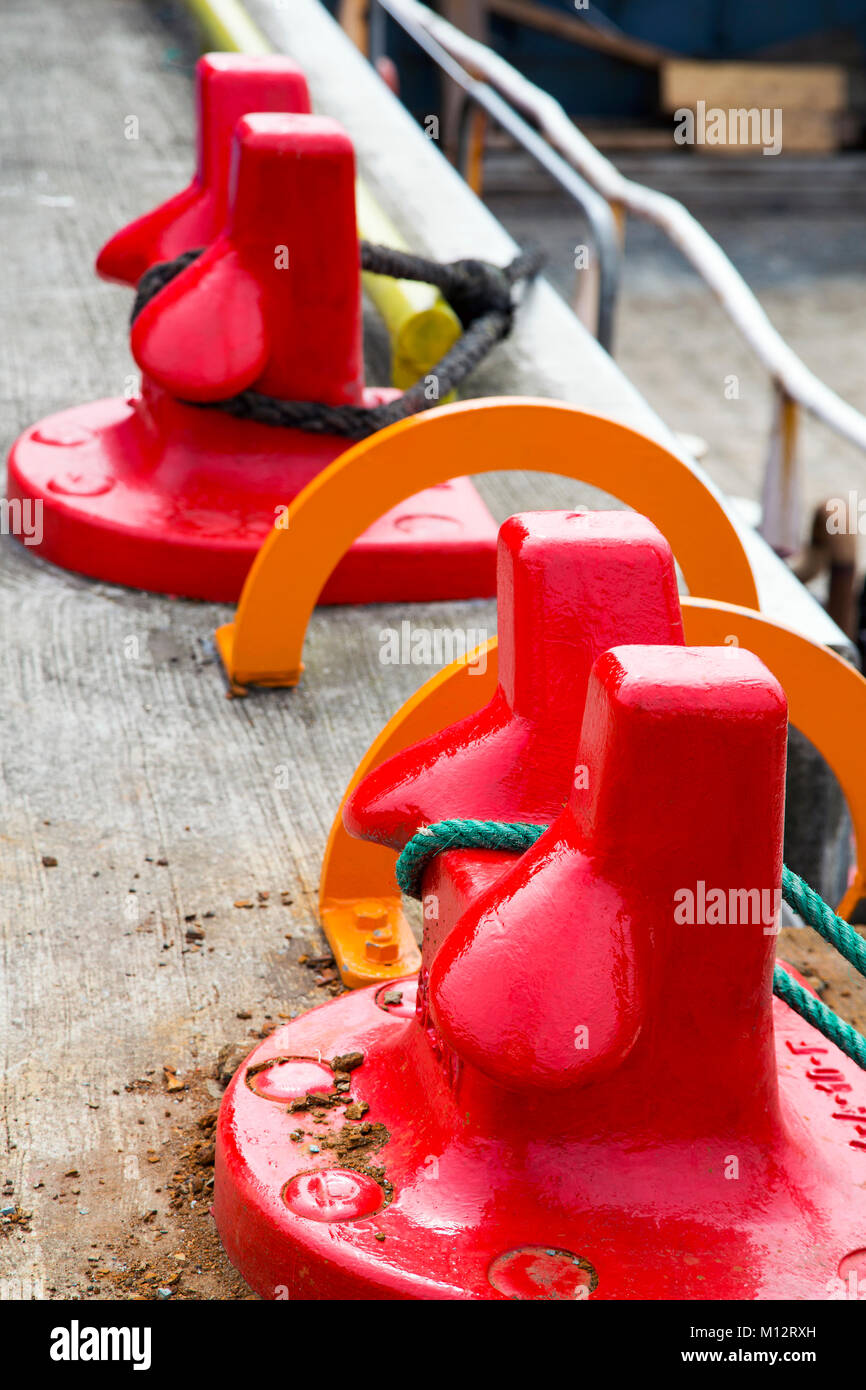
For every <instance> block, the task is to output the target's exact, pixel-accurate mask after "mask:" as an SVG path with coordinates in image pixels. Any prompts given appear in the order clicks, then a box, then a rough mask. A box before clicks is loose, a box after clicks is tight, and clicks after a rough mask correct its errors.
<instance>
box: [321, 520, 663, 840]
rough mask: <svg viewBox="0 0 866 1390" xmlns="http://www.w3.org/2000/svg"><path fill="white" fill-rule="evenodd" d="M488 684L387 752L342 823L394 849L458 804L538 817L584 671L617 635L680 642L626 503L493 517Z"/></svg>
mask: <svg viewBox="0 0 866 1390" xmlns="http://www.w3.org/2000/svg"><path fill="white" fill-rule="evenodd" d="M497 595H498V610H499V611H498V630H499V673H500V680H499V687H498V689H497V692H496V695H495V696H494V698H493V700H492V701H491V702H490V704H488V705H486V706H485V707H484V709H482V710H480V711H479V713H478V714H474V715H472V716H470V718H468V719H464V720H461V722H460V723H459V724H454V725H452V726H451V727H449V728H447V729H443V730H442V731H441V732H440V733H438V734H436V735H434V736H433V737H432V738H429V739H427V740H425V741H424V742H423V743H419V744H416V745H415V746H414V747H412V748H408V749H406V750H405V751H404V752H402V753H399V754H397V756H396V757H394V758H390V759H389V760H388V761H387V762H385V763H383V764H382V765H381V767H379V768H377V769H376V770H375V771H374V772H372V773H370V774H369V776H367V777H365V779H364V781H363V782H362V783H361V784H360V786H358V787H357V788H356V790H355V791H354V792H353V793H352V795H351V796H350V797H349V799H348V801H347V804H346V807H345V809H344V813H343V818H344V822H345V824H346V827H347V828H348V829H349V830H350V831H351V832H352V833H353V834H356V835H359V836H361V837H362V838H364V839H370V840H378V841H379V842H380V843H382V844H387V845H391V846H393V847H394V848H402V846H403V845H405V844H406V842H407V840H409V839H411V837H412V835H414V834H415V832H416V831H417V830H418V829H419V827H420V826H422V825H430V824H431V823H432V822H433V821H437V820H446V819H448V818H449V817H451V816H468V817H473V818H475V819H479V820H512V821H550V820H552V819H553V817H554V816H556V815H558V813H559V812H560V811H561V810H562V807H563V805H564V804H565V801H566V800H567V798H568V794H569V791H570V788H571V783H572V780H573V777H574V775H575V774H574V761H575V755H576V749H577V740H578V734H579V731H580V725H581V720H582V718H583V702H584V697H585V694H586V688H587V681H588V679H589V672H590V669H591V667H592V663H593V661H594V660H595V658H596V657H597V656H598V655H599V654H600V653H601V652H603V651H606V650H607V648H608V647H611V646H613V645H614V644H615V643H617V642H648V643H655V642H669V643H670V642H675V643H678V642H682V641H683V627H682V618H681V616H680V606H679V599H678V596H677V584H676V573H675V570H674V561H673V556H672V555H671V550H670V546H669V545H668V543H667V541H666V540H665V539H664V537H663V536H662V535H661V533H660V532H659V531H658V530H657V529H656V527H655V526H653V524H652V522H650V521H648V520H647V519H646V517H643V516H638V515H636V514H635V513H633V512H621V511H620V512H523V513H520V514H518V515H517V516H513V517H510V518H509V520H508V521H506V522H505V523H504V525H503V526H502V527H501V528H500V531H499V547H498V560H497Z"/></svg>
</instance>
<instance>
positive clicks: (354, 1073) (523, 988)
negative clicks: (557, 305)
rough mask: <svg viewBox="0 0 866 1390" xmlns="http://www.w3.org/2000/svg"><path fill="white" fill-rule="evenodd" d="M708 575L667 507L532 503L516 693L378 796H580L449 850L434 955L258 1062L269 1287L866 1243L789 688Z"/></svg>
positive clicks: (560, 1271) (270, 1045) (241, 1090)
mask: <svg viewBox="0 0 866 1390" xmlns="http://www.w3.org/2000/svg"><path fill="white" fill-rule="evenodd" d="M593 577H595V583H593ZM675 592H676V591H675V583H674V571H673V562H672V559H671V557H670V553H669V552H668V551H667V550H666V547H665V544H664V542H663V541H662V540H661V538H660V537H659V536H658V533H657V532H655V531H654V529H653V528H652V527H651V526H649V524H648V523H647V522H645V521H643V520H642V519H641V518H637V517H634V516H629V515H625V514H622V513H616V514H609V515H603V514H602V515H594V516H593V515H590V516H581V515H577V514H571V515H565V514H553V515H549V516H545V515H543V514H536V515H531V514H530V515H527V516H523V517H516V518H512V519H511V520H510V521H509V522H507V523H506V524H505V526H504V527H503V529H502V534H501V540H500V571H499V606H500V631H501V639H500V640H501V642H502V650H501V658H500V660H501V672H502V687H501V689H500V691H499V693H498V694H497V696H496V698H495V699H494V701H493V702H492V704H491V705H490V706H488V708H487V710H485V711H483V712H482V713H481V714H480V715H478V716H474V717H473V718H472V719H470V720H464V721H463V722H462V723H460V724H457V725H455V726H454V727H453V728H451V729H448V730H445V731H443V733H442V734H440V735H438V736H437V737H436V738H435V739H433V740H429V741H428V742H427V743H426V744H423V745H419V747H418V748H415V749H409V750H407V751H406V752H405V753H402V754H399V755H397V756H396V757H395V758H393V759H392V760H391V761H390V762H389V763H386V764H384V765H383V767H382V768H380V769H378V770H377V771H376V772H375V773H373V774H372V775H371V776H370V777H369V778H368V779H367V780H366V781H365V782H364V783H362V784H361V785H360V787H359V788H358V789H357V791H356V792H355V794H354V796H353V798H352V799H351V802H350V804H349V807H348V810H347V819H348V821H349V823H350V825H351V826H352V828H353V829H355V830H356V831H357V832H359V833H366V834H369V835H370V836H371V837H373V838H375V839H377V840H382V841H386V842H388V843H391V844H402V843H404V841H405V840H406V838H407V836H408V835H409V834H411V833H412V831H413V830H414V829H415V828H416V827H417V826H418V825H419V824H420V823H423V822H425V821H426V820H427V818H428V816H429V817H430V818H431V819H442V818H444V817H445V816H484V817H487V816H490V817H495V818H497V819H520V820H527V821H530V820H531V821H542V820H552V824H551V827H550V829H549V830H548V831H547V833H546V834H545V835H544V836H543V837H542V838H541V839H540V840H539V841H538V842H537V843H536V845H535V846H534V847H533V848H532V849H531V850H529V851H528V852H527V853H526V854H525V855H523V856H521V857H518V856H514V855H509V854H503V853H498V852H493V851H478V850H460V851H452V852H449V853H447V854H442V855H440V856H439V857H438V858H437V859H434V860H433V861H432V862H431V864H430V865H429V867H428V869H427V872H426V874H425V877H424V884H423V891H424V945H423V952H422V969H421V973H420V976H419V977H418V978H417V980H416V979H407V980H404V981H400V982H397V983H394V982H388V983H387V984H384V985H381V986H377V987H372V988H370V989H365V990H359V991H357V992H355V993H352V994H347V995H344V996H342V997H341V998H339V999H336V1000H334V1001H332V1002H331V1003H328V1004H325V1005H322V1006H321V1007H319V1008H318V1009H314V1010H313V1011H312V1012H310V1013H309V1014H306V1015H305V1016H303V1017H302V1018H299V1019H297V1020H295V1021H294V1022H292V1023H290V1024H288V1025H286V1026H285V1027H283V1028H280V1029H279V1030H277V1031H276V1032H274V1033H273V1034H272V1035H271V1036H270V1037H269V1038H268V1039H267V1040H266V1041H264V1042H263V1043H261V1044H260V1046H259V1047H257V1048H256V1049H255V1051H254V1052H253V1053H252V1054H251V1056H250V1057H249V1058H248V1059H247V1061H246V1063H244V1065H243V1066H242V1067H241V1068H240V1069H239V1070H238V1072H237V1073H236V1075H235V1077H234V1078H233V1080H232V1082H231V1084H230V1086H229V1088H228V1090H227V1092H226V1095H225V1098H224V1100H223V1104H222V1108H221V1111H220V1120H219V1125H218V1137H217V1151H216V1182H215V1200H214V1214H215V1216H216V1220H217V1225H218V1228H219V1231H220V1235H221V1237H222V1240H223V1243H224V1245H225V1247H226V1249H227V1251H228V1253H229V1256H230V1257H231V1259H232V1260H233V1262H234V1263H235V1264H236V1265H237V1267H238V1268H239V1269H240V1270H241V1272H242V1273H243V1275H244V1277H245V1278H246V1279H247V1281H248V1282H249V1283H250V1284H251V1286H252V1287H253V1288H254V1289H255V1290H256V1291H257V1292H258V1293H259V1294H261V1295H263V1296H264V1297H270V1298H283V1297H287V1296H288V1297H292V1298H341V1297H342V1298H488V1299H489V1298H492V1299H496V1298H540V1299H583V1298H594V1299H599V1298H602V1299H656V1298H658V1299H662V1298H674V1299H708V1298H722V1299H759V1298H764V1299H776V1298H778V1299H806V1298H844V1297H845V1296H846V1294H847V1293H848V1292H849V1287H850V1280H851V1279H852V1277H853V1278H854V1279H855V1280H856V1279H857V1278H860V1279H862V1278H864V1277H866V1081H864V1078H863V1073H862V1072H861V1071H860V1070H859V1069H858V1068H857V1067H856V1065H855V1064H854V1063H853V1062H851V1061H849V1060H848V1059H847V1058H846V1057H845V1056H844V1054H842V1053H841V1052H840V1051H839V1050H838V1049H837V1048H836V1047H835V1046H834V1045H833V1044H831V1043H829V1042H828V1041H827V1040H826V1039H824V1038H823V1037H822V1036H821V1035H820V1034H818V1033H817V1032H816V1031H815V1030H813V1029H812V1028H811V1027H810V1026H809V1025H808V1024H806V1023H804V1022H803V1020H801V1019H800V1018H799V1017H798V1016H797V1015H796V1014H794V1013H793V1012H792V1011H791V1010H790V1009H788V1008H787V1006H786V1005H784V1004H783V1003H781V1002H780V1001H779V1000H778V999H774V998H773V995H772V974H773V965H774V957H775V946H776V924H775V919H776V912H777V904H778V898H777V890H778V887H779V883H780V874H781V856H782V829H783V808H784V775H785V750H786V731H787V709H786V702H785V697H784V694H783V692H782V690H781V687H780V686H779V685H778V683H777V682H776V680H775V678H774V677H773V676H771V675H770V674H769V672H768V671H767V670H766V668H765V667H764V666H763V665H762V663H761V662H760V661H759V660H758V659H757V657H755V656H754V655H752V654H751V653H749V652H747V651H744V650H742V649H738V648H736V647H719V648H686V647H683V646H682V645H681V635H680V630H679V620H678V614H677V611H676V597H675ZM642 627H643V632H644V637H645V640H644V641H643V642H635V641H634V638H635V636H636V635H637V634H638V633H639V632H640V631H641V628H642ZM617 628H619V630H620V633H621V634H622V636H623V637H625V638H626V639H627V641H628V644H627V645H621V644H620V645H614V643H615V636H614V634H615V631H616V629H617ZM600 644H604V646H606V647H609V648H610V650H603V649H602V650H600ZM593 658H595V660H594V661H593ZM590 668H591V669H590ZM569 692H570V699H569ZM569 709H571V710H573V711H575V712H577V713H578V714H579V715H580V717H581V718H580V729H579V732H576V729H577V725H576V723H575V721H574V719H573V718H572V719H571V720H570V723H569V720H568V711H569ZM557 711H558V715H557ZM558 722H561V723H569V727H568V729H567V730H565V731H564V732H563V733H562V734H561V736H558V733H557V724H558ZM449 748H450V749H451V752H452V757H451V758H450V759H449V757H448V749H449ZM482 783H486V787H484V788H482V787H481V784H482ZM711 893H714V894H715V895H718V896H714V897H710V895H711ZM707 901H711V902H714V903H716V904H718V902H719V901H722V902H723V903H724V904H725V913H724V914H723V916H722V919H721V921H719V914H718V909H717V907H716V909H715V910H714V912H712V913H707V912H706V911H705V907H706V903H707Z"/></svg>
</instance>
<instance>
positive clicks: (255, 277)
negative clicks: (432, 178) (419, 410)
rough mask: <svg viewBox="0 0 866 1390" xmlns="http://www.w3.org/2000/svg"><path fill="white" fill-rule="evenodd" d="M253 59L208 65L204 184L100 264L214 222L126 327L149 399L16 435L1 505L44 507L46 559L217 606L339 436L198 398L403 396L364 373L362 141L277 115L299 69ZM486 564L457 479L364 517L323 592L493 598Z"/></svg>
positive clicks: (479, 516) (195, 236)
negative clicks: (357, 147)
mask: <svg viewBox="0 0 866 1390" xmlns="http://www.w3.org/2000/svg"><path fill="white" fill-rule="evenodd" d="M244 62H245V64H246V66H245V67H244V68H243V70H242V71H243V78H244V80H243V82H235V81H234V78H236V77H237V73H236V72H233V70H232V67H231V64H230V63H228V64H226V62H225V60H224V59H219V60H218V59H216V58H213V57H212V58H211V59H208V60H207V66H206V68H205V69H204V70H203V71H202V74H201V90H200V96H201V112H202V118H203V121H204V124H203V127H202V132H201V151H200V167H199V173H198V175H197V178H196V180H194V182H193V184H192V185H191V186H190V188H189V189H187V190H186V191H185V192H184V193H182V194H179V195H178V198H177V199H173V200H171V201H170V202H169V203H168V204H164V205H163V206H162V207H161V208H159V209H157V210H156V212H154V213H153V214H151V215H150V216H149V217H148V218H145V219H141V220H140V221H139V222H138V223H134V224H133V225H132V227H130V228H127V229H126V230H125V232H124V233H121V234H119V236H118V238H114V239H113V240H112V241H111V242H110V243H109V244H108V246H107V247H106V248H105V249H104V251H103V252H102V254H101V256H100V260H99V269H100V271H101V273H103V274H106V275H112V276H115V277H117V278H132V277H134V275H135V273H136V272H137V271H138V270H139V268H143V267H144V265H145V262H146V261H148V260H149V258H150V257H152V256H154V255H162V254H166V253H168V252H169V251H172V252H174V251H175V250H176V249H177V250H180V249H186V246H189V245H192V244H195V243H196V242H197V241H199V240H200V239H201V237H202V234H203V233H204V232H205V231H208V233H209V234H208V236H207V237H206V238H205V240H206V249H205V250H204V252H203V254H202V255H201V256H200V257H199V258H198V259H197V260H196V261H195V262H194V263H193V264H192V265H190V266H189V267H187V269H186V270H185V271H183V272H182V273H181V274H180V275H178V276H177V277H176V278H175V279H174V280H172V281H171V282H170V283H169V284H168V285H166V286H165V287H164V288H163V289H162V290H161V291H160V292H159V293H158V294H157V295H155V296H154V298H153V299H152V300H150V302H149V303H148V304H147V305H146V306H145V307H144V309H143V310H142V312H141V313H140V314H139V316H138V318H137V319H136V321H135V324H134V326H133V329H132V350H133V354H134V356H135V358H136V361H137V362H138V365H139V366H140V367H141V369H142V381H141V388H140V394H136V393H134V392H132V391H130V393H129V397H130V398H129V399H126V400H121V399H116V400H104V401H95V402H92V403H90V404H87V405H83V406H77V407H75V408H74V409H71V410H66V411H63V412H61V413H59V414H57V415H53V416H50V417H49V418H47V419H45V420H42V421H40V422H39V423H38V424H37V425H35V426H33V427H32V428H31V429H29V430H27V431H26V432H25V433H24V434H23V435H22V436H21V438H20V439H19V440H18V441H17V442H16V444H15V445H14V446H13V449H12V451H11V454H10V457H9V470H8V495H9V497H10V499H15V498H18V499H19V500H21V501H22V502H23V501H30V502H39V503H41V505H42V519H43V536H42V541H41V544H40V545H39V546H34V549H38V550H39V552H40V553H41V554H42V555H43V557H44V558H46V559H49V560H51V561H53V562H54V563H55V564H59V565H61V566H63V567H64V568H67V569H71V570H75V571H77V572H79V573H81V574H87V575H91V576H93V577H94V578H98V579H103V580H109V581H111V582H114V583H119V584H126V585H130V586H132V587H135V588H142V589H151V590H155V591H157V592H161V593H171V594H182V595H185V596H187V597H190V598H202V599H214V600H224V601H234V600H236V599H237V598H238V597H239V595H240V591H241V588H242V586H243V583H244V580H245V578H246V575H247V573H248V571H249V568H250V566H251V564H252V562H253V560H254V558H255V556H256V554H257V553H258V550H259V549H260V547H261V545H262V544H263V542H264V541H265V539H266V538H267V537H268V535H269V534H270V533H271V531H272V530H273V528H274V526H278V525H281V524H282V525H285V524H287V519H286V511H287V508H288V505H289V504H290V503H291V501H292V500H293V499H294V498H295V497H296V496H297V494H298V493H299V492H300V491H301V490H302V489H303V488H304V487H305V486H306V485H307V484H308V483H309V482H311V481H312V479H313V478H315V477H316V475H317V474H318V473H320V472H321V470H322V469H323V468H324V467H326V465H327V464H329V463H331V462H332V461H333V460H334V459H335V458H336V457H337V456H338V455H339V454H341V453H342V452H343V451H344V449H345V448H346V446H347V442H348V441H346V440H345V439H342V438H338V437H337V436H335V435H316V434H308V433H304V432H303V431H301V430H296V429H284V428H281V427H277V426H272V425H267V424H261V423H258V422H255V421H249V420H241V419H236V418H234V417H232V416H229V415H225V414H223V413H222V412H221V411H219V410H215V409H202V408H200V407H201V405H202V404H206V403H208V402H214V401H218V400H220V399H224V398H226V397H228V396H231V395H233V394H235V393H236V392H238V391H242V390H244V389H247V388H250V389H252V390H255V391H258V392H260V393H262V394H265V395H272V396H276V397H278V398H280V399H283V400H311V401H321V402H324V403H326V404H334V405H337V404H348V405H375V404H377V403H379V402H380V401H383V400H386V399H391V398H392V397H393V395H394V394H396V393H395V392H393V391H392V390H391V389H390V388H368V387H366V386H365V385H364V379H363V358H362V344H361V274H360V265H359V258H358V243H357V232H356V227H355V194H354V185H355V168H354V154H353V150H352V146H351V142H350V141H349V138H348V136H347V135H346V134H345V133H344V132H343V131H342V129H341V128H340V127H339V126H338V125H337V124H336V123H335V122H333V121H330V120H327V119H325V118H323V117H318V116H312V115H304V114H300V115H293V114H285V113H279V112H276V113H275V112H273V111H268V110H267V107H268V106H270V105H274V104H277V103H278V102H279V101H280V100H283V101H286V102H291V103H294V104H300V103H301V102H302V101H306V96H305V87H304V86H303V83H302V80H301V79H300V77H299V75H298V74H297V72H296V71H295V70H293V69H291V67H290V65H289V66H288V70H287V69H286V65H285V64H282V63H280V62H277V61H276V60H274V61H273V62H271V60H268V61H267V62H265V63H263V64H262V66H261V67H259V68H257V67H255V66H251V65H250V62H249V60H244ZM229 77H231V78H232V80H231V81H229V80H228V79H229ZM259 86H261V89H262V95H263V104H264V105H265V107H266V110H265V112H264V113H263V114H255V115H249V116H245V115H241V116H240V119H239V120H237V122H236V123H235V130H234V136H233V140H232V158H231V165H230V168H229V162H228V158H227V155H226V151H225V148H224V142H225V140H226V139H227V130H228V128H229V121H230V118H231V116H232V115H233V114H235V112H236V111H237V104H238V102H241V105H243V104H244V101H242V100H241V99H242V97H245V100H246V101H252V100H253V99H254V93H255V92H256V91H257V90H258V89H259ZM220 142H223V143H222V144H220ZM218 218H219V219H220V220H219V221H217V219H218ZM183 243H186V246H184V245H183ZM189 402H198V403H199V404H190V403H189ZM407 466H411V460H408V461H407ZM494 568H495V526H494V523H493V521H492V518H491V517H490V514H489V512H488V511H487V508H486V507H485V506H484V504H483V502H482V501H481V499H480V497H479V496H478V494H477V492H476V491H475V489H474V488H473V486H472V484H471V483H470V482H469V480H468V479H466V478H456V479H454V480H453V481H451V482H449V483H447V484H444V485H442V486H439V487H435V488H429V489H427V490H426V491H424V492H422V493H419V494H417V495H416V496H415V497H412V498H410V499H408V500H407V501H406V502H405V503H403V504H402V505H401V506H399V507H396V508H394V509H393V510H392V511H390V512H388V513H387V514H386V515H385V516H383V517H381V518H380V519H379V520H378V521H377V522H376V523H375V524H374V525H373V526H371V527H370V528H369V530H367V531H366V532H365V533H364V535H363V536H362V537H361V538H360V539H359V540H358V541H357V542H356V543H355V545H354V546H352V548H351V549H350V551H349V552H348V553H347V555H346V556H345V557H344V559H343V561H342V562H341V563H340V564H339V565H338V566H337V568H336V570H335V571H334V573H333V575H332V576H331V579H330V580H329V582H328V584H327V585H326V587H325V589H324V591H323V593H322V595H321V598H320V602H324V603H368V602H374V601H385V600H388V599H395V598H400V599H405V600H408V601H420V600H424V599H435V598H458V597H469V596H483V595H487V594H491V593H492V592H493V588H494Z"/></svg>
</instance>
